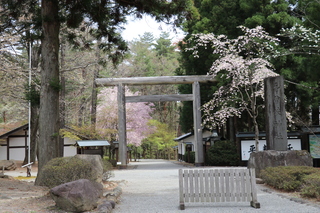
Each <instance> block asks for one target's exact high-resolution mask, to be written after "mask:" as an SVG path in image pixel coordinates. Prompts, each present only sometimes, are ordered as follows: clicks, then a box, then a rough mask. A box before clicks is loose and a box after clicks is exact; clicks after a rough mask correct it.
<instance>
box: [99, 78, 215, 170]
mask: <svg viewBox="0 0 320 213" xmlns="http://www.w3.org/2000/svg"><path fill="white" fill-rule="evenodd" d="M203 82H216V80H215V79H214V78H212V76H207V75H200V76H199V75H192V76H159V77H132V78H99V79H96V80H95V83H96V85H97V86H117V87H118V96H117V97H118V128H119V130H118V131H119V157H120V161H121V167H126V166H127V131H126V103H129V102H155V101H193V118H194V135H195V140H196V143H195V165H196V166H202V165H203V164H204V152H203V144H202V128H201V111H200V107H201V103H200V84H199V83H203ZM161 84H192V94H181V95H177V94H172V95H146V96H125V85H161Z"/></svg>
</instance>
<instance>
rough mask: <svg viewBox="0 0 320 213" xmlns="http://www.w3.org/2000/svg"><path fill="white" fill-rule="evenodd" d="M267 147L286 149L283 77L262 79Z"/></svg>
mask: <svg viewBox="0 0 320 213" xmlns="http://www.w3.org/2000/svg"><path fill="white" fill-rule="evenodd" d="M264 86H265V103H266V104H265V107H266V109H265V110H266V139H267V149H268V150H276V151H287V150H288V139H287V120H286V110H285V103H284V88H283V77H282V76H277V77H269V78H266V79H264Z"/></svg>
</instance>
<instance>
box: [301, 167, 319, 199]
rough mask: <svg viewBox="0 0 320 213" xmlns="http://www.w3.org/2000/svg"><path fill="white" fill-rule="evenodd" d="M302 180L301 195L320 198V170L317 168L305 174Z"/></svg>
mask: <svg viewBox="0 0 320 213" xmlns="http://www.w3.org/2000/svg"><path fill="white" fill-rule="evenodd" d="M303 182H304V184H303V185H302V189H301V195H302V196H304V197H311V198H317V200H320V170H319V169H318V171H317V172H315V173H312V174H309V175H306V176H305V177H304V178H303Z"/></svg>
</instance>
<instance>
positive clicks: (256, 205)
mask: <svg viewBox="0 0 320 213" xmlns="http://www.w3.org/2000/svg"><path fill="white" fill-rule="evenodd" d="M250 205H251V206H252V207H253V208H256V209H260V203H259V202H257V201H251V202H250Z"/></svg>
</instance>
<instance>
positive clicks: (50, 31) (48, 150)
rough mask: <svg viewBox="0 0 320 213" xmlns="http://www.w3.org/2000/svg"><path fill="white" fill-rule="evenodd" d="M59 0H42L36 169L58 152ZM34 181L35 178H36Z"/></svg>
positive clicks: (40, 170) (40, 169) (57, 154)
mask: <svg viewBox="0 0 320 213" xmlns="http://www.w3.org/2000/svg"><path fill="white" fill-rule="evenodd" d="M58 10H59V9H58V0H42V1H41V15H42V32H43V34H42V42H41V44H42V45H41V46H42V51H41V54H42V63H41V90H40V111H39V164H38V166H39V171H38V172H39V173H40V172H42V168H43V166H44V165H45V164H46V163H47V162H48V161H49V160H51V159H53V158H55V157H58V156H59V127H60V124H59V123H60V121H59V86H60V82H59V30H60V23H59V16H58ZM36 184H37V181H36Z"/></svg>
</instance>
